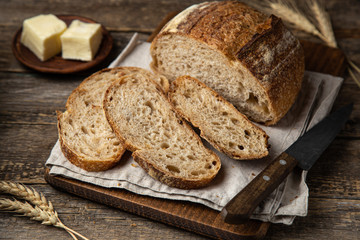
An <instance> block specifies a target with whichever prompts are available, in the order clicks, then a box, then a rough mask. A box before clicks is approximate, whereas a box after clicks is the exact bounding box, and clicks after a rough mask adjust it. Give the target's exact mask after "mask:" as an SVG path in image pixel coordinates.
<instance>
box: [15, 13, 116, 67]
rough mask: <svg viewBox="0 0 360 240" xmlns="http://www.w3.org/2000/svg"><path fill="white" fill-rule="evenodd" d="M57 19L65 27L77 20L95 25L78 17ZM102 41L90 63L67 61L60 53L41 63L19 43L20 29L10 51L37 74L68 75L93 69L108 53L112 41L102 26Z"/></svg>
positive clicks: (86, 19) (67, 16) (64, 16)
mask: <svg viewBox="0 0 360 240" xmlns="http://www.w3.org/2000/svg"><path fill="white" fill-rule="evenodd" d="M56 16H57V17H58V18H59V19H61V20H63V21H64V22H65V23H66V25H67V26H69V25H70V23H71V22H72V20H75V19H78V20H80V21H83V22H88V23H96V22H95V21H93V20H91V19H89V18H85V17H80V16H71V15H56ZM101 28H102V34H103V39H102V42H101V45H100V47H99V50H98V52H97V54H96V55H95V58H94V59H93V60H92V61H89V62H84V61H77V60H67V59H63V58H62V57H61V53H60V54H58V55H56V56H54V57H52V58H50V59H48V60H46V61H44V62H42V61H40V59H38V58H37V57H36V55H35V54H33V53H32V52H31V51H30V50H29V49H28V48H27V47H25V46H24V45H23V44H21V43H20V38H21V32H22V28H20V29H19V30H18V31H17V32H16V34H15V36H14V38H13V41H12V50H13V53H14V55H15V57H16V58H17V59H18V60H19V61H20V62H21V63H23V64H24V65H26V66H28V67H29V68H32V69H34V70H37V71H39V72H46V73H60V74H68V73H75V72H79V71H83V70H86V69H89V68H92V67H94V66H95V65H97V64H99V63H100V62H102V61H103V60H104V59H105V58H106V57H107V56H108V55H109V53H110V51H111V49H112V46H113V39H112V37H111V36H110V34H109V32H108V31H107V30H106V29H105V27H104V26H101Z"/></svg>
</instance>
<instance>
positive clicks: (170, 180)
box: [132, 151, 216, 189]
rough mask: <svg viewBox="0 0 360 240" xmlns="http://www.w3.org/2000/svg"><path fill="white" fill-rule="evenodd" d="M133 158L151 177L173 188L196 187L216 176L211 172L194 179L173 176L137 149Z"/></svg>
mask: <svg viewBox="0 0 360 240" xmlns="http://www.w3.org/2000/svg"><path fill="white" fill-rule="evenodd" d="M132 156H133V158H134V160H135V161H136V162H137V163H138V164H139V166H140V167H142V168H143V169H144V170H145V171H146V172H147V173H148V174H149V175H150V176H151V177H152V178H154V179H156V180H158V181H160V182H162V183H164V184H166V185H168V186H170V187H175V188H181V189H196V188H201V187H204V186H206V185H208V184H209V183H210V182H211V181H212V180H213V179H214V178H215V176H216V174H213V175H212V177H211V178H202V179H196V180H190V179H185V178H179V177H175V176H173V175H171V174H169V173H168V172H164V171H162V170H160V169H158V168H157V166H155V165H153V164H151V163H150V162H149V161H148V160H147V159H145V158H142V157H141V154H139V151H135V152H133V154H132Z"/></svg>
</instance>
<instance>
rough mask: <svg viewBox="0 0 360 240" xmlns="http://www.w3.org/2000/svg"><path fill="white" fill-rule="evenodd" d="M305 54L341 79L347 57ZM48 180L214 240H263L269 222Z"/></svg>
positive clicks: (317, 51) (328, 51)
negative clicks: (234, 220) (236, 219)
mask: <svg viewBox="0 0 360 240" xmlns="http://www.w3.org/2000/svg"><path fill="white" fill-rule="evenodd" d="M173 16H174V13H171V14H169V15H168V16H166V18H164V20H163V21H162V22H161V23H160V25H159V27H158V28H157V29H156V30H155V32H154V34H152V35H151V36H150V37H149V39H148V41H151V40H152V39H153V37H154V36H155V35H156V33H157V32H158V31H159V30H160V29H161V27H162V26H163V25H164V24H165V23H166V22H167V21H168V20H169V19H171V18H172V17H173ZM301 43H302V45H303V48H304V52H305V62H306V69H307V70H311V71H316V72H321V73H328V74H331V75H335V76H341V75H342V74H343V72H344V70H345V67H346V64H345V56H344V54H343V53H342V52H341V51H340V50H339V49H335V48H329V47H327V46H324V45H322V44H318V43H312V42H306V41H302V42H301ZM45 180H46V181H47V182H48V183H49V184H51V185H52V186H54V187H56V188H59V189H61V190H64V191H66V192H69V193H73V194H75V195H78V196H80V197H83V198H86V199H89V200H92V201H96V202H99V203H102V204H105V205H108V206H112V207H115V208H119V209H121V210H124V211H127V212H130V213H134V214H137V215H140V216H143V217H146V218H150V219H153V220H156V221H159V222H163V223H166V224H169V225H172V226H175V227H179V228H182V229H185V230H188V231H193V232H195V233H198V234H202V235H205V236H208V237H211V238H215V239H260V238H262V237H264V236H265V235H266V232H267V230H268V228H269V226H270V223H264V222H260V221H255V220H249V221H248V222H246V223H244V224H240V225H231V224H226V223H224V222H223V220H222V218H221V216H220V212H218V211H215V210H213V209H210V208H208V207H205V206H203V205H201V204H197V203H191V202H186V201H175V200H167V199H160V198H153V197H148V196H142V195H137V194H135V193H132V192H129V191H127V190H121V189H108V188H103V187H99V186H95V185H92V184H88V183H84V182H80V181H77V180H72V179H67V178H64V177H59V176H51V175H50V174H49V169H46V171H45Z"/></svg>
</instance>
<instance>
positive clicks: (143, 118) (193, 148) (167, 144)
mask: <svg viewBox="0 0 360 240" xmlns="http://www.w3.org/2000/svg"><path fill="white" fill-rule="evenodd" d="M103 108H104V111H105V115H106V118H107V120H108V122H109V123H110V125H111V127H112V128H113V130H114V132H115V133H116V135H117V136H118V137H119V138H120V139H122V140H123V141H124V142H125V145H126V147H127V149H128V150H130V151H132V152H133V157H134V159H135V161H137V163H138V164H139V165H140V166H141V167H143V168H144V169H145V170H146V171H147V172H148V174H149V175H150V176H152V177H153V178H156V179H158V180H159V181H161V182H163V183H165V184H167V185H169V186H171V187H177V188H183V189H191V188H199V187H203V186H205V185H207V184H208V183H209V182H210V181H211V180H212V179H213V178H214V177H215V176H216V174H217V173H218V171H219V169H220V166H221V163H220V160H219V158H218V156H217V155H216V154H215V153H213V152H212V151H210V150H209V149H207V148H205V147H204V145H203V144H202V142H201V139H200V137H199V136H198V135H197V134H196V133H195V132H194V131H193V130H192V128H191V127H190V126H189V125H188V124H187V123H186V122H184V121H183V120H182V119H181V118H179V117H178V116H177V114H176V112H175V111H174V110H173V108H172V107H171V104H170V103H169V102H168V100H167V98H166V96H165V95H164V93H163V92H162V90H161V88H160V87H159V86H158V85H157V84H156V83H155V82H154V81H152V80H151V79H149V78H147V76H144V75H142V74H133V75H126V76H124V77H122V78H121V79H120V80H117V81H116V82H114V83H113V84H112V85H111V86H110V87H109V88H108V90H107V91H106V93H105V97H104V102H103Z"/></svg>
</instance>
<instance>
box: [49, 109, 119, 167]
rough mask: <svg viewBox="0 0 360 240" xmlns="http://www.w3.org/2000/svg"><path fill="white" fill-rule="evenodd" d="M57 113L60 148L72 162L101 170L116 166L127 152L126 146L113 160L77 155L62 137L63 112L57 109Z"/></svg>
mask: <svg viewBox="0 0 360 240" xmlns="http://www.w3.org/2000/svg"><path fill="white" fill-rule="evenodd" d="M56 113H57V119H58V123H57V127H58V132H59V143H60V148H61V151H62V153H63V154H64V156H65V157H66V159H67V160H69V161H70V162H71V163H72V164H74V165H75V166H77V167H79V168H82V169H84V170H86V171H89V172H100V171H105V170H108V169H110V168H112V167H114V166H115V165H116V164H117V163H118V162H119V160H120V159H121V156H122V155H123V153H124V152H125V147H124V148H123V149H122V150H121V151H120V152H119V154H118V157H117V158H116V159H111V160H102V161H99V160H91V159H85V158H82V157H80V156H79V155H77V154H76V153H75V152H74V151H73V150H72V149H71V148H70V147H69V146H67V144H66V143H65V142H64V140H63V138H62V129H61V120H60V118H61V115H62V112H60V111H56Z"/></svg>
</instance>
